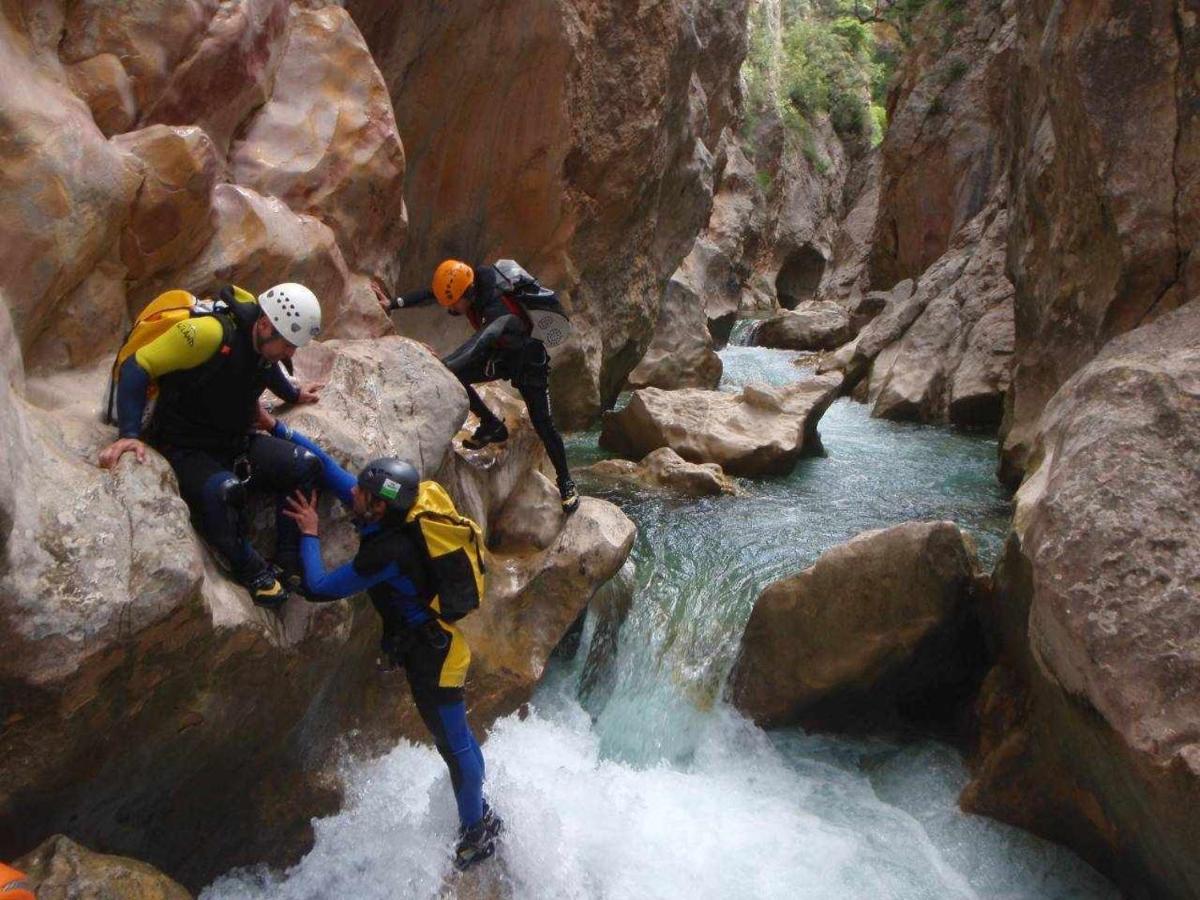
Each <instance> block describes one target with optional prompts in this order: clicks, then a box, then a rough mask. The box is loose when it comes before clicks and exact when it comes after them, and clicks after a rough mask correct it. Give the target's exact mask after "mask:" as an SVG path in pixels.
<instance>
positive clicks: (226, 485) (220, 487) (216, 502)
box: [204, 472, 246, 511]
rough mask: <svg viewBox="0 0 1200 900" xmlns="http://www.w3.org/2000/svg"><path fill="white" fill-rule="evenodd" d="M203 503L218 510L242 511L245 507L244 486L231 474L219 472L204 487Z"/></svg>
mask: <svg viewBox="0 0 1200 900" xmlns="http://www.w3.org/2000/svg"><path fill="white" fill-rule="evenodd" d="M204 501H205V504H206V505H211V506H212V507H215V508H216V509H218V510H234V511H238V510H242V509H244V508H245V506H246V485H245V484H243V483H242V482H241V481H239V480H238V478H237V476H235V475H234V474H233V473H232V472H220V473H218V474H216V475H214V476H213V477H212V478H210V479H209V480H208V483H207V484H205V485H204Z"/></svg>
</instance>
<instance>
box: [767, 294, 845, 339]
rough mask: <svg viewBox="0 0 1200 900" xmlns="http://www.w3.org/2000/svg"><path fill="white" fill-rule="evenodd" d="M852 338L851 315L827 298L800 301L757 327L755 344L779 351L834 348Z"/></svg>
mask: <svg viewBox="0 0 1200 900" xmlns="http://www.w3.org/2000/svg"><path fill="white" fill-rule="evenodd" d="M852 337H854V334H853V333H852V331H851V328H850V316H849V314H848V313H847V312H846V310H845V309H843V308H842V307H841V306H840V305H838V304H837V303H830V302H827V301H826V302H818V301H809V302H807V303H801V304H800V305H799V306H797V307H796V308H795V309H793V310H789V311H787V312H782V313H780V314H779V315H776V316H772V317H771V318H769V319H764V320H763V321H762V322H760V323H759V325H758V327H756V328H755V329H754V344H755V346H758V347H772V348H774V349H777V350H832V349H834V348H836V347H840V346H841V345H842V344H844V343H846V341H848V340H850V339H851V338H852Z"/></svg>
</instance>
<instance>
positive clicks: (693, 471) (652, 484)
mask: <svg viewBox="0 0 1200 900" xmlns="http://www.w3.org/2000/svg"><path fill="white" fill-rule="evenodd" d="M579 471H580V472H585V473H587V474H588V475H591V476H593V477H595V478H603V479H610V480H613V481H621V482H625V483H628V484H634V485H638V486H639V487H648V488H658V489H666V490H671V491H677V492H679V493H681V494H685V495H687V496H690V497H704V496H708V495H711V494H734V493H737V487H736V486H735V485H734V483H733V480H732V479H730V478H729V477H728V476H727V475H726V474H725V473H724V472H723V471H721V467H720V466H719V465H717V464H716V463H703V464H697V463H690V462H688V461H687V460H685V459H684V458H683V457H682V456H680V455H679V454H678V453H676V452H675V451H674V450H672V449H671V448H670V447H660V448H659V449H657V450H655V451H653V452H651V453H648V454H646V457H645V458H644V459H643V460H642V461H641V462H640V463H635V462H632V461H630V460H627V459H606V460H602V461H601V462H598V463H595V464H593V465H590V466H588V467H587V468H585V469H580V470H579Z"/></svg>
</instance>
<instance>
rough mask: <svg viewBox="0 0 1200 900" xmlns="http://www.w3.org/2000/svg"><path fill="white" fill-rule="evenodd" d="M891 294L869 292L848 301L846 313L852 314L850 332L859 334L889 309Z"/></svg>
mask: <svg viewBox="0 0 1200 900" xmlns="http://www.w3.org/2000/svg"><path fill="white" fill-rule="evenodd" d="M890 297H891V294H890V293H888V292H887V291H868V292H867V293H865V294H856V295H854V296H853V297H851V298H850V300H849V301H847V304H846V311H847V312H848V313H849V314H850V330H851V331H852V332H853V333H854V334H856V335H857V334H858V333H859V332H860V331H862V330H863V329H864V328H866V327H867V325H869V324H870V323H871V322H872V321H873V320H874V319H875V317H876V316H878V315H879V314H880V313H881V312H883V311H884V309H885V308H886V307H887V304H888V300H889V298H890Z"/></svg>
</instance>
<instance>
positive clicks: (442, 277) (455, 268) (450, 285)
mask: <svg viewBox="0 0 1200 900" xmlns="http://www.w3.org/2000/svg"><path fill="white" fill-rule="evenodd" d="M474 281H475V270H474V269H472V268H471V267H470V266H468V265H467V264H466V263H465V262H459V261H458V260H457V259H447V260H446V261H444V262H443V263H442V264H441V265H440V266H438V267H437V270H436V271H435V272H434V273H433V295H434V296H435V297H437V302H438V303H440V304H441V305H442V306H445V307H451V306H453V305H454V304H455V303H457V302H458V301H459V300H461V299H462V295H463V294H465V293H466V292H467V288H469V287H470V286H471V285H472V284H473V283H474Z"/></svg>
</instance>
